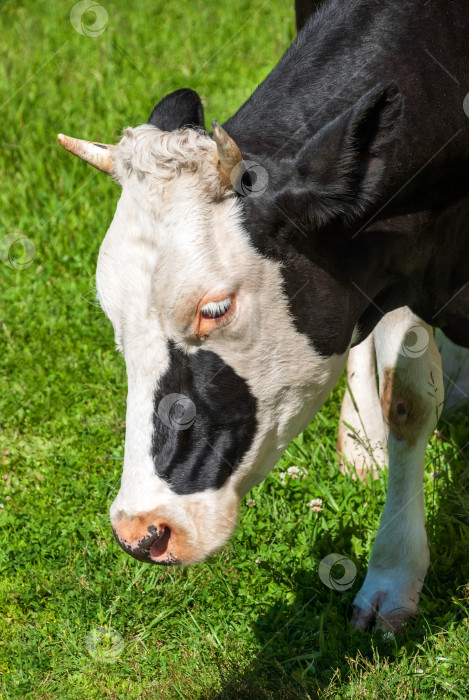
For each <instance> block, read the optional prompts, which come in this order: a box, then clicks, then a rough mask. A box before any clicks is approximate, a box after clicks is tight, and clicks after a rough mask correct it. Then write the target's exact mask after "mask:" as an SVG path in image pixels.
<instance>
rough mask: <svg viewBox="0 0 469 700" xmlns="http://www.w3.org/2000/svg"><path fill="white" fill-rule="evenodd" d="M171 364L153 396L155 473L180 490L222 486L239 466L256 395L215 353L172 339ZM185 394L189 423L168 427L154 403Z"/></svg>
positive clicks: (246, 446)
mask: <svg viewBox="0 0 469 700" xmlns="http://www.w3.org/2000/svg"><path fill="white" fill-rule="evenodd" d="M169 351H170V365H169V367H168V369H167V371H166V373H165V374H164V375H163V377H162V379H161V380H160V382H159V386H158V390H157V392H156V393H155V399H154V405H155V410H154V420H153V425H154V431H153V442H152V457H153V460H154V462H155V468H156V471H157V473H158V475H159V476H161V477H162V478H163V479H165V480H166V481H167V482H168V483H170V485H171V489H172V490H173V491H175V492H176V493H178V494H188V493H195V492H197V491H204V490H206V489H209V488H215V489H216V488H220V487H221V486H223V484H224V483H225V482H226V480H227V479H228V477H229V476H230V475H231V474H232V473H233V472H234V471H235V470H236V469H237V467H238V466H239V464H240V462H241V460H242V458H243V456H244V455H245V453H246V452H247V451H248V450H249V447H250V446H251V442H252V439H253V437H254V435H255V432H256V427H257V423H256V399H255V398H254V397H253V395H252V394H251V392H250V391H249V387H248V385H247V383H246V382H245V381H244V379H242V378H241V377H239V376H238V375H237V374H236V373H235V372H234V371H233V370H232V369H231V367H229V366H228V365H226V364H225V363H224V362H223V361H222V360H221V359H220V357H219V356H218V355H216V354H214V353H212V352H209V351H208V350H199V351H198V352H196V353H193V354H189V355H186V354H185V353H183V352H182V351H181V350H179V349H178V348H177V347H176V346H175V345H174V344H173V343H170V346H169ZM168 394H183V395H184V396H185V397H187V398H188V399H190V400H191V401H192V402H193V405H194V406H195V407H196V409H197V413H196V417H195V420H194V422H193V424H192V425H191V427H190V428H187V429H185V430H178V429H177V428H175V427H168V426H167V425H166V423H165V422H163V421H162V420H161V419H160V417H159V415H158V405H159V403H160V401H161V399H162V398H163V397H164V396H167V395H168Z"/></svg>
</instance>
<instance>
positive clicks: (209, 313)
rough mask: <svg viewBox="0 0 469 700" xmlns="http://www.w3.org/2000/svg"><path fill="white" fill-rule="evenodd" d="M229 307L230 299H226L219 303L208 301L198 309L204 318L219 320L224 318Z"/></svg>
mask: <svg viewBox="0 0 469 700" xmlns="http://www.w3.org/2000/svg"><path fill="white" fill-rule="evenodd" d="M230 307H231V297H226V299H222V300H221V301H209V302H208V304H204V305H203V306H201V308H200V313H201V314H202V316H204V317H205V318H220V317H221V316H224V315H225V314H226V312H227V311H228V310H229V309H230Z"/></svg>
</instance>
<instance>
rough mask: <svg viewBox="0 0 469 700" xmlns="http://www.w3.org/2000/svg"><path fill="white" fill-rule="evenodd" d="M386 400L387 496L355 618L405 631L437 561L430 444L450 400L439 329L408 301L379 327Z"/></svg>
mask: <svg viewBox="0 0 469 700" xmlns="http://www.w3.org/2000/svg"><path fill="white" fill-rule="evenodd" d="M375 346H376V357H377V363H378V372H379V384H380V396H381V405H382V408H383V414H384V417H385V420H386V422H387V424H388V426H389V437H388V451H389V479H388V491H387V495H386V503H385V506H384V512H383V516H382V518H381V523H380V526H379V528H378V532H377V535H376V540H375V543H374V545H373V550H372V553H371V557H370V564H369V567H368V573H367V575H366V578H365V581H364V584H363V586H362V588H361V590H360V592H359V593H358V595H357V596H356V598H355V601H354V604H355V606H356V612H355V616H354V622H355V625H356V626H357V627H358V628H360V629H366V628H367V627H369V626H370V625H371V624H372V623H373V622H374V621H375V618H376V624H377V626H378V627H380V628H381V629H390V630H393V631H400V629H401V628H402V623H403V622H405V621H406V620H407V619H408V618H409V616H410V615H413V614H415V613H416V611H417V603H418V598H419V592H420V591H421V589H422V585H423V580H424V578H425V574H426V572H427V568H428V564H429V554H428V545H427V535H426V532H425V511H424V498H423V470H424V461H425V450H426V446H427V442H428V438H429V437H430V435H431V433H432V431H433V429H434V427H435V425H436V422H437V420H438V417H439V414H440V412H441V409H442V403H443V381H442V372H441V359H440V355H439V352H438V349H437V347H436V344H435V341H434V339H433V331H432V329H431V327H430V326H427V325H426V324H425V323H423V322H422V321H421V320H420V319H418V318H417V317H416V316H414V314H412V313H411V311H410V310H409V309H407V308H401V309H398V310H396V311H394V312H392V313H390V314H387V315H386V316H385V317H384V318H383V320H382V321H381V322H380V324H379V325H378V326H377V327H376V329H375Z"/></svg>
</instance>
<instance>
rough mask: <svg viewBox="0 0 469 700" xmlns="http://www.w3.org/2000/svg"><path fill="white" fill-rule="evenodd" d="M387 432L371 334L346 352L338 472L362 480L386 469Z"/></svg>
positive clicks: (338, 443) (339, 432)
mask: <svg viewBox="0 0 469 700" xmlns="http://www.w3.org/2000/svg"><path fill="white" fill-rule="evenodd" d="M386 433H387V431H386V426H385V423H384V421H383V414H382V411H381V404H380V401H379V395H378V385H377V381H376V362H375V346H374V341H373V334H370V335H369V336H368V338H366V340H364V341H363V342H362V343H360V345H357V346H355V347H354V348H352V350H350V353H349V356H348V360H347V388H346V390H345V394H344V398H343V400H342V407H341V409H340V420H339V431H338V439H337V454H338V457H339V464H340V468H341V471H344V472H346V471H348V470H349V469H350V468H352V469H353V471H354V472H355V473H356V475H357V476H358V478H359V479H361V480H364V479H365V478H366V475H367V473H368V472H370V471H372V472H373V475H374V476H375V478H376V477H377V475H378V471H377V470H378V469H382V468H383V467H385V466H386V465H387V461H388V456H387V448H386V444H387V434H386Z"/></svg>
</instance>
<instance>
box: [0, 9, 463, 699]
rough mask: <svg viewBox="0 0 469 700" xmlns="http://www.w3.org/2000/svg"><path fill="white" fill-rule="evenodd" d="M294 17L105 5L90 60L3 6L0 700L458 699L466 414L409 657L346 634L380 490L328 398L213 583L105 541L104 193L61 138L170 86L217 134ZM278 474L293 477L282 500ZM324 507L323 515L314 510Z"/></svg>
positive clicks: (140, 108) (112, 362)
mask: <svg viewBox="0 0 469 700" xmlns="http://www.w3.org/2000/svg"><path fill="white" fill-rule="evenodd" d="M292 5H293V3H283V2H280V0H275V1H271V2H268V3H266V2H262V1H261V0H250V2H247V1H241V2H239V3H237V4H236V5H235V4H234V3H230V2H228V0H218V1H217V2H189V0H181V1H179V2H163V1H162V0H151V1H150V0H144V1H142V2H139V3H134V4H132V3H125V2H123V1H122V0H119V2H109V3H107V2H106V3H105V9H106V11H107V13H108V24H107V28H106V30H105V31H104V32H103V33H102V34H101V35H100V36H97V37H94V38H91V37H87V36H83V35H80V34H79V33H77V32H76V31H75V30H74V28H73V27H72V26H71V24H70V20H69V13H70V9H71V6H72V2H70V3H68V2H67V3H66V2H61V1H60V2H43V1H42V0H36V1H35V2H33V0H29V1H28V2H18V1H16V0H7V1H6V2H5V1H4V2H3V3H1V2H0V52H1V59H2V60H1V61H0V104H1V105H2V119H1V126H0V129H1V130H2V135H1V151H0V159H1V160H0V163H1V172H2V185H1V188H0V206H1V230H0V238H3V236H5V235H7V234H9V233H12V232H13V233H14V232H16V231H20V232H22V233H23V234H24V235H26V236H27V237H28V238H29V239H30V240H31V241H32V242H33V244H34V247H35V257H34V260H33V262H32V264H31V265H30V266H29V267H25V269H20V270H15V269H11V268H9V267H7V266H6V265H5V264H2V263H0V300H1V301H0V304H1V306H0V309H1V313H0V381H1V385H0V462H1V470H0V502H1V503H2V504H3V507H2V508H0V526H1V544H0V563H1V569H2V581H1V583H0V601H1V602H0V605H1V608H0V610H1V616H0V625H1V629H0V697H1V698H2V699H3V698H4V699H5V700H9V699H10V698H45V699H49V698H50V699H51V700H52V699H54V700H55V699H56V698H77V699H80V700H82V699H83V698H98V699H101V698H161V699H163V700H164V699H166V698H191V699H195V698H201V699H202V698H203V699H206V698H212V699H215V698H297V697H298V698H307V697H311V698H312V697H324V698H358V697H364V698H375V697H376V698H380V700H382V699H383V698H394V697H397V698H407V697H414V696H415V697H419V698H426V697H442V698H443V697H454V698H465V697H467V687H469V670H468V661H469V659H468V655H469V626H468V622H467V613H468V593H469V592H468V589H467V588H465V585H466V584H467V581H468V578H469V577H468V566H467V552H468V540H469V528H468V524H469V496H468V490H469V472H468V468H467V458H468V457H467V451H465V444H466V442H467V440H468V439H469V428H468V426H467V418H465V417H464V415H460V416H457V417H456V418H455V419H454V420H453V422H452V423H451V424H444V425H442V426H441V431H442V432H443V433H444V435H445V436H447V437H445V438H444V439H440V438H438V437H437V436H435V437H434V438H433V440H432V443H431V445H430V447H429V450H428V454H427V459H428V462H429V466H428V470H427V475H426V477H425V494H426V503H427V512H428V532H429V536H430V542H431V550H432V568H431V571H430V573H429V576H428V578H427V582H426V586H425V588H424V593H423V600H422V604H421V614H420V616H419V617H418V618H417V619H416V620H415V621H413V622H412V623H411V624H410V625H409V626H408V628H407V630H406V633H405V634H404V635H403V636H402V637H400V638H396V639H389V638H386V637H383V635H382V634H380V633H373V634H371V635H367V634H358V633H355V632H353V631H352V630H351V629H350V627H349V626H348V619H349V616H350V613H351V604H352V600H353V597H354V595H355V593H356V592H357V590H358V588H359V586H360V582H361V581H362V580H363V577H364V574H365V570H366V562H367V558H368V556H369V553H370V549H371V545H372V541H373V537H374V533H375V531H376V528H377V525H378V521H379V517H380V513H381V510H382V506H383V503H384V497H385V481H386V477H385V475H383V476H382V478H381V479H380V481H378V482H376V483H374V484H373V483H371V482H369V483H367V484H366V485H361V484H357V483H355V482H353V481H352V479H351V478H350V477H347V476H343V475H341V474H339V473H338V468H337V462H336V457H335V440H336V429H337V418H338V410H339V406H340V399H341V395H342V391H343V389H342V388H341V387H339V388H337V389H336V390H335V392H334V394H333V396H332V397H331V398H330V400H329V401H328V403H327V404H326V406H325V407H324V409H323V410H322V412H321V413H320V414H319V415H318V416H317V417H316V419H315V421H314V422H313V423H312V425H311V426H310V428H309V429H308V430H307V431H305V433H304V434H303V435H302V436H300V437H299V438H298V439H297V440H296V441H295V442H294V443H293V444H292V445H291V446H290V448H289V450H288V451H287V452H286V454H285V456H284V458H283V459H282V462H281V463H280V464H279V465H278V466H277V467H276V469H275V470H274V471H273V473H272V475H271V476H270V477H269V478H268V479H267V480H266V481H265V482H264V483H263V484H262V485H260V486H259V487H257V488H256V489H254V490H253V492H252V493H251V494H249V497H252V498H253V499H254V500H255V505H254V506H252V507H248V506H247V504H246V501H245V502H244V503H243V505H242V507H241V515H240V523H239V526H238V528H237V530H236V533H235V535H234V537H233V538H232V540H231V542H230V543H229V544H228V545H227V546H226V547H224V548H223V550H222V551H220V552H219V553H218V554H217V555H216V556H214V557H212V558H211V560H210V561H208V562H205V563H202V564H198V565H196V566H193V567H191V568H185V569H161V568H159V567H150V566H147V565H143V564H140V563H138V562H136V561H133V560H132V559H130V557H128V556H127V555H125V554H124V553H123V552H122V551H121V550H120V549H119V548H118V546H117V544H116V543H115V542H114V539H113V537H112V533H111V529H110V525H109V522H108V515H107V513H108V507H109V504H110V502H111V501H112V499H113V497H114V495H115V493H116V490H117V488H118V484H119V479H120V471H121V466H122V455H123V441H124V416H125V394H126V386H125V368H124V365H123V361H122V358H121V357H120V356H118V355H117V353H116V352H115V350H114V343H113V337H112V331H111V327H110V325H109V323H108V322H107V321H106V319H105V318H104V316H103V314H102V312H101V311H100V309H99V308H98V307H97V305H96V302H95V292H94V269H95V264H96V258H97V253H98V249H99V245H100V242H101V240H102V238H103V236H104V233H105V231H106V229H107V227H108V225H109V222H110V221H111V218H112V216H113V212H114V208H115V204H116V201H117V198H118V196H119V191H118V188H117V186H116V185H115V184H113V183H112V182H111V181H110V180H109V179H108V178H106V177H104V176H102V175H101V174H98V173H96V172H94V171H91V169H90V168H89V167H87V166H86V165H84V164H83V163H81V162H80V161H78V160H77V159H74V158H72V157H71V156H69V155H68V154H66V153H65V152H64V151H62V149H60V148H59V146H58V145H57V143H56V133H57V132H59V131H64V132H66V133H69V134H71V135H76V136H79V137H82V138H91V139H100V140H103V141H113V140H116V139H117V138H118V137H119V134H120V132H121V129H122V128H123V127H124V126H126V125H129V124H130V125H136V124H138V123H142V122H143V121H145V120H146V118H147V116H148V114H149V113H150V111H151V109H152V107H153V105H154V104H155V103H156V102H157V101H158V99H160V98H161V97H163V96H164V95H165V94H166V93H167V92H169V91H171V90H173V89H176V88H178V87H182V86H190V87H192V88H194V89H196V90H198V91H199V92H200V94H201V96H202V98H203V100H204V103H205V106H206V114H207V121H208V120H210V119H212V118H217V119H219V120H220V121H222V120H223V119H224V118H226V117H227V116H228V115H229V114H231V113H233V111H234V110H235V109H236V108H237V107H238V106H239V105H240V104H241V103H242V102H243V100H245V99H246V98H247V97H248V96H249V94H250V93H251V92H252V91H253V89H254V88H255V86H256V85H257V84H258V82H260V81H261V80H262V79H263V77H264V76H265V75H266V74H267V72H268V71H269V70H270V69H271V68H272V67H273V66H274V65H275V63H276V62H277V60H278V59H279V58H280V56H281V54H282V52H283V51H284V49H285V48H286V46H287V45H288V44H289V42H290V41H291V40H292V38H293V32H294V29H293V7H292ZM234 7H236V9H235V10H234ZM13 252H16V254H20V253H21V247H19V246H18V245H17V246H16V248H15V251H13ZM461 448H463V449H462V451H460V450H461ZM458 450H459V451H458ZM291 465H298V466H300V467H301V468H303V469H304V470H305V472H306V478H305V479H297V480H292V479H291V478H287V479H286V480H285V484H284V483H282V478H281V477H280V473H281V472H282V471H285V470H286V468H287V467H288V466H291ZM437 469H438V470H439V471H440V476H439V478H437V479H433V478H432V477H431V476H430V472H431V471H437ZM317 497H320V498H322V499H323V501H324V510H323V513H321V514H319V515H316V514H313V513H312V512H311V510H310V509H309V508H308V506H307V502H308V501H309V500H310V499H311V498H317ZM331 552H340V553H343V554H345V555H346V556H348V557H350V558H351V559H352V560H353V562H355V564H356V566H357V579H356V581H355V583H354V584H353V586H352V587H351V588H350V589H349V590H347V591H345V592H338V591H334V590H331V589H329V588H328V587H326V586H324V584H323V583H322V582H321V580H320V579H319V577H318V565H319V562H320V561H321V559H322V558H323V557H324V556H326V555H327V554H330V553H331ZM103 630H104V632H103ZM106 630H114V631H115V633H116V635H118V636H112V634H113V633H109V634H108V635H106ZM116 639H117V641H118V642H119V644H117V645H113V641H114V642H115V640H116ZM121 640H122V641H121Z"/></svg>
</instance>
